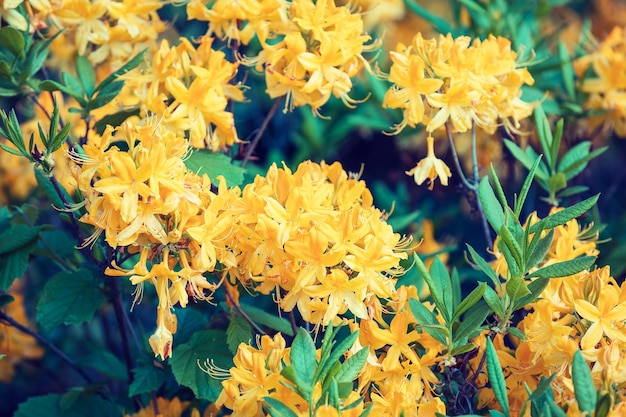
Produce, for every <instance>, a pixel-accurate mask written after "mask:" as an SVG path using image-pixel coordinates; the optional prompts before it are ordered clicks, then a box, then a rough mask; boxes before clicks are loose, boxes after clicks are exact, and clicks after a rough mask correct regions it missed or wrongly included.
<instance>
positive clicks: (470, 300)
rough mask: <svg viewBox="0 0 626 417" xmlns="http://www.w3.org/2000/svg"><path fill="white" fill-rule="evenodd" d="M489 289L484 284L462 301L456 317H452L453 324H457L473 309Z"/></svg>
mask: <svg viewBox="0 0 626 417" xmlns="http://www.w3.org/2000/svg"><path fill="white" fill-rule="evenodd" d="M486 288H487V284H485V283H484V282H483V283H481V284H480V285H479V286H478V287H476V288H474V290H473V291H472V292H471V293H469V294H468V296H467V297H465V298H464V299H463V301H461V303H460V304H459V305H458V307H457V308H456V310H455V311H454V315H453V316H452V322H455V321H456V320H457V319H458V318H459V317H461V314H463V313H465V312H466V311H467V310H469V309H470V308H472V307H473V306H474V305H475V304H476V303H477V302H478V301H480V299H481V298H482V296H483V293H484V292H485V289H486Z"/></svg>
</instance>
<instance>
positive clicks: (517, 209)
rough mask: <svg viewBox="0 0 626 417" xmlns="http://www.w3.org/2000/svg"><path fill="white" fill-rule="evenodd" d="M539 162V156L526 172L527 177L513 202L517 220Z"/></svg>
mask: <svg viewBox="0 0 626 417" xmlns="http://www.w3.org/2000/svg"><path fill="white" fill-rule="evenodd" d="M540 162H541V156H540V157H539V158H537V159H536V160H535V163H534V164H533V166H532V167H531V168H530V170H529V171H528V175H527V176H526V179H525V180H524V185H522V189H521V191H520V195H519V198H518V199H517V200H516V201H515V217H517V218H519V216H520V213H521V212H522V207H523V206H524V202H525V201H526V196H527V195H528V191H529V190H530V186H531V185H532V183H533V179H534V178H535V172H536V170H537V167H538V166H539V163H540Z"/></svg>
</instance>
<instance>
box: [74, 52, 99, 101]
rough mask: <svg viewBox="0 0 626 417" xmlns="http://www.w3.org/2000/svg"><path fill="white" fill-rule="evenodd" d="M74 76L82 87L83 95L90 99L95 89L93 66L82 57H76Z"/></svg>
mask: <svg viewBox="0 0 626 417" xmlns="http://www.w3.org/2000/svg"><path fill="white" fill-rule="evenodd" d="M76 74H78V79H79V80H80V83H81V84H82V85H83V89H84V90H85V94H86V95H87V97H91V95H92V94H93V92H94V90H95V87H96V73H95V71H94V69H93V65H91V63H90V62H89V60H88V59H87V58H85V57H84V56H81V55H79V56H77V57H76Z"/></svg>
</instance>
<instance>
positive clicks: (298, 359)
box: [290, 327, 317, 399]
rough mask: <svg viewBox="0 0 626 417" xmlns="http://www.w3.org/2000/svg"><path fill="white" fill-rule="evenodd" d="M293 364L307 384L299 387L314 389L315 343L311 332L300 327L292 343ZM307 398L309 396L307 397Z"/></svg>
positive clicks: (305, 389) (305, 390)
mask: <svg viewBox="0 0 626 417" xmlns="http://www.w3.org/2000/svg"><path fill="white" fill-rule="evenodd" d="M290 359H291V366H293V368H294V370H295V371H296V373H297V374H298V376H300V378H302V380H303V382H304V383H305V384H307V386H305V387H299V388H300V389H301V390H302V391H304V392H312V391H313V382H314V381H313V377H314V376H315V368H316V366H317V360H316V355H315V343H314V342H313V339H311V336H310V335H309V333H308V332H307V331H306V330H305V329H303V328H302V327H300V328H299V329H298V334H297V335H296V338H295V339H294V340H293V343H292V344H291V355H290ZM305 399H307V398H305Z"/></svg>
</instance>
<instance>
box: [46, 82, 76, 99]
mask: <svg viewBox="0 0 626 417" xmlns="http://www.w3.org/2000/svg"><path fill="white" fill-rule="evenodd" d="M39 88H41V89H42V90H43V91H61V92H63V93H65V94H67V95H69V96H71V95H73V94H74V93H73V92H72V90H71V89H70V88H68V87H66V86H65V85H63V84H61V83H59V82H57V81H53V80H44V81H42V82H40V83H39Z"/></svg>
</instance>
